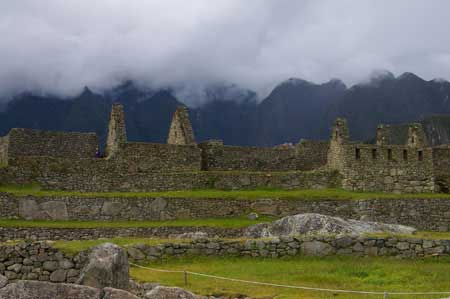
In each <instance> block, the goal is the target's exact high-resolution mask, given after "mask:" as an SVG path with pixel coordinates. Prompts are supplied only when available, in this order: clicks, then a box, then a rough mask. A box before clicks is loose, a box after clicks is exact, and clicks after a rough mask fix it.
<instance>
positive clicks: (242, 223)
mask: <svg viewBox="0 0 450 299" xmlns="http://www.w3.org/2000/svg"><path fill="white" fill-rule="evenodd" d="M273 220H275V218H272V217H266V216H262V217H259V218H258V219H256V220H249V219H247V218H246V217H235V218H206V219H177V220H168V221H71V220H68V221H66V220H21V219H0V227H43V228H132V227H164V226H177V227H180V226H184V227H202V226H208V227H219V228H241V227H246V226H249V225H252V224H257V223H261V222H268V221H273Z"/></svg>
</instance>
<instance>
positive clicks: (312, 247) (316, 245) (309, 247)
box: [300, 241, 334, 256]
mask: <svg viewBox="0 0 450 299" xmlns="http://www.w3.org/2000/svg"><path fill="white" fill-rule="evenodd" d="M300 248H301V249H300V251H301V253H302V254H304V255H312V256H325V255H330V254H332V253H334V249H333V247H331V245H329V244H327V243H324V242H319V241H311V242H304V243H303V244H302V245H301V246H300Z"/></svg>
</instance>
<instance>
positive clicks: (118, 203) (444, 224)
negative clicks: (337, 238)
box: [0, 193, 450, 231]
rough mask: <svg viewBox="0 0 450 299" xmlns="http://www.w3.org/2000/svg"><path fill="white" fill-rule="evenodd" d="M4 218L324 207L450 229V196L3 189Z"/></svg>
mask: <svg viewBox="0 0 450 299" xmlns="http://www.w3.org/2000/svg"><path fill="white" fill-rule="evenodd" d="M0 205H1V206H2V207H6V208H5V209H1V210H0V218H23V219H46V220H56V219H60V220H172V219H196V218H221V217H240V216H241V217H242V216H246V215H248V214H249V213H251V212H256V213H258V214H260V215H268V216H275V217H281V216H288V215H293V214H301V213H319V214H324V215H329V216H337V217H341V218H347V219H363V220H369V221H377V222H382V223H392V224H403V225H408V226H413V227H415V228H417V229H419V230H432V231H448V230H450V212H449V211H450V200H448V199H437V198H435V199H420V198H407V199H367V200H304V199H299V200H296V199H278V198H273V199H257V200H244V199H228V198H227V199H206V198H202V199H199V198H104V197H103V198H102V197H74V196H71V197H64V196H61V197H31V196H28V197H14V196H11V195H9V194H5V193H3V194H0Z"/></svg>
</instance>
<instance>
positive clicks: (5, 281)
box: [0, 274, 8, 289]
mask: <svg viewBox="0 0 450 299" xmlns="http://www.w3.org/2000/svg"><path fill="white" fill-rule="evenodd" d="M7 284H8V278H6V277H5V276H3V275H1V274H0V289H1V288H3V287H4V286H5V285H7Z"/></svg>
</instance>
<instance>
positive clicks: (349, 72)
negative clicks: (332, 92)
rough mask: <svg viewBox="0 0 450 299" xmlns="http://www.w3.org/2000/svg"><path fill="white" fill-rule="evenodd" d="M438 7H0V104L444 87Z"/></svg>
mask: <svg viewBox="0 0 450 299" xmlns="http://www.w3.org/2000/svg"><path fill="white" fill-rule="evenodd" d="M449 11H450V1H446V0H423V1H419V0H417V1H415V0H395V1H393V0H381V1H380V0H377V1H373V0H367V1H366V0H303V1H300V0H298V1H297V0H272V1H270V0H214V1H212V0H191V1H186V0H159V1H156V0H155V1H152V0H146V1H144V0H64V1H61V0H39V1H37V0H14V1H7V0H4V1H0V94H1V95H8V94H13V93H15V92H18V91H23V90H35V91H41V92H42V91H43V92H50V93H56V94H60V95H73V94H76V93H78V92H80V90H81V88H82V87H83V86H85V85H88V86H90V87H93V88H95V89H102V88H108V87H110V86H112V85H115V84H117V83H118V82H120V81H123V80H124V79H133V80H136V81H139V82H141V83H143V84H146V85H149V86H165V85H174V84H191V85H194V86H199V85H202V84H208V83H211V82H221V81H226V82H235V83H238V84H239V85H241V86H243V87H246V88H250V89H254V90H256V91H258V92H259V93H260V94H261V95H264V94H265V93H267V91H269V90H270V89H271V88H273V86H274V85H276V84H277V83H279V82H280V81H282V80H284V79H287V78H290V77H300V78H304V79H307V80H311V81H314V82H324V81H327V80H329V79H330V78H341V79H343V80H344V82H346V83H347V84H353V83H355V82H360V81H362V80H366V79H367V78H368V76H369V74H370V73H371V72H372V71H373V70H377V69H388V70H390V71H392V72H393V73H394V74H396V75H399V74H401V73H402V72H405V71H411V72H414V73H416V74H418V75H420V76H422V77H423V78H425V79H433V78H436V77H440V78H445V79H450V32H449V29H450V18H449V17H448V15H449Z"/></svg>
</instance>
